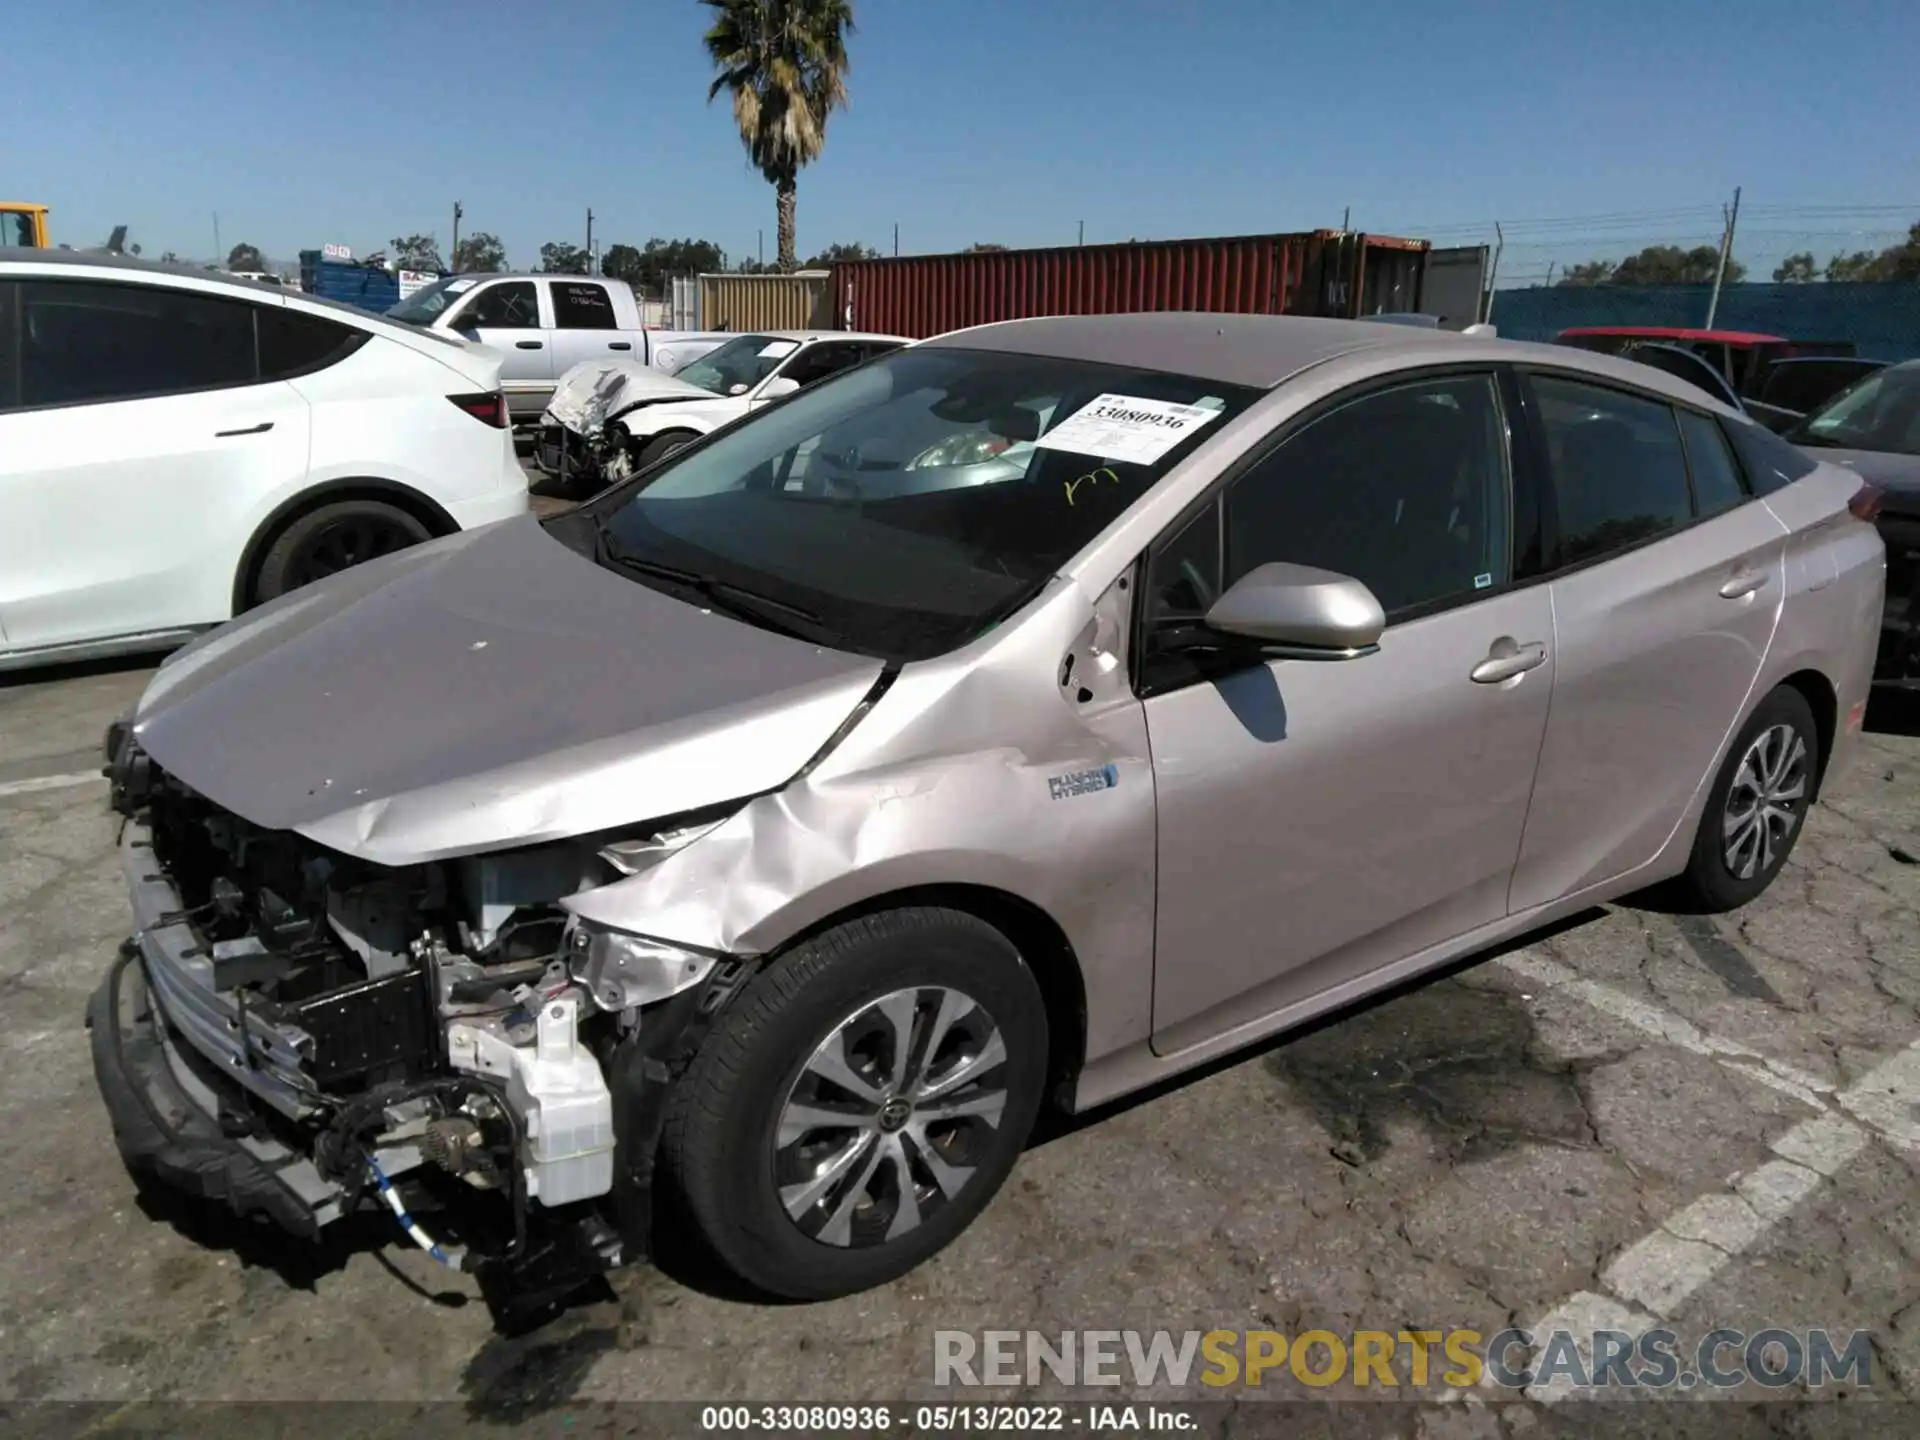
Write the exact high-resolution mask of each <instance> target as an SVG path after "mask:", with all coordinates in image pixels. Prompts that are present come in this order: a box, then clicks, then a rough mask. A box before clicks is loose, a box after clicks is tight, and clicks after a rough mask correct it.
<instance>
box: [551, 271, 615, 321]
mask: <svg viewBox="0 0 1920 1440" xmlns="http://www.w3.org/2000/svg"><path fill="white" fill-rule="evenodd" d="M552 288H553V323H554V324H555V325H556V326H558V327H559V328H560V329H562V330H618V329H619V328H620V326H619V323H618V322H617V321H616V320H615V319H614V316H613V297H612V296H611V295H609V294H607V287H606V286H604V285H595V284H592V283H591V282H589V281H585V280H555V281H553V282H552Z"/></svg>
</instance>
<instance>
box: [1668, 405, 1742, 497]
mask: <svg viewBox="0 0 1920 1440" xmlns="http://www.w3.org/2000/svg"><path fill="white" fill-rule="evenodd" d="M1679 414H1680V433H1681V435H1682V436H1684V437H1685V438H1686V442H1687V469H1688V470H1689V471H1690V472H1691V473H1692V475H1693V503H1694V506H1695V508H1696V509H1697V510H1698V511H1699V513H1700V514H1701V515H1718V514H1720V513H1721V512H1722V511H1725V510H1731V509H1733V507H1734V506H1736V505H1740V504H1744V503H1745V501H1746V498H1747V494H1746V491H1745V489H1743V488H1742V486H1741V484H1740V468H1739V466H1738V465H1736V464H1735V463H1734V459H1733V451H1732V450H1731V449H1729V448H1728V446H1727V437H1726V436H1724V435H1722V434H1721V433H1720V426H1719V423H1718V422H1717V421H1715V420H1714V419H1712V418H1711V417H1710V416H1706V415H1701V414H1698V413H1696V412H1695V411H1692V410H1682V411H1680V412H1679Z"/></svg>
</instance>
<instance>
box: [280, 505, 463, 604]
mask: <svg viewBox="0 0 1920 1440" xmlns="http://www.w3.org/2000/svg"><path fill="white" fill-rule="evenodd" d="M429 538H431V532H430V531H429V530H428V529H427V527H426V526H425V525H423V524H421V523H420V521H419V520H417V519H415V518H414V517H413V516H412V515H409V514H408V513H407V512H406V511H404V510H402V509H401V508H400V507H399V506H397V505H389V504H387V503H386V502H385V501H381V500H336V501H334V502H333V503H332V504H328V505H321V506H318V507H317V508H315V509H312V510H309V511H308V512H307V513H306V514H304V515H301V516H298V517H296V518H295V519H294V520H293V522H292V523H291V524H289V525H288V526H287V527H286V529H284V530H282V531H281V532H280V533H279V535H278V536H276V537H275V538H274V542H273V544H272V545H270V546H268V547H267V553H266V554H265V556H263V557H262V558H261V561H260V570H259V576H258V578H257V579H256V580H255V581H254V584H253V599H254V601H255V603H256V604H258V603H264V602H265V601H268V600H272V599H275V598H277V597H279V596H281V595H284V594H286V593H287V592H288V591H289V590H298V589H299V588H300V587H301V586H302V585H311V584H312V583H313V582H314V581H315V580H323V579H325V578H326V577H327V576H329V575H335V574H338V573H339V572H340V571H342V570H349V569H351V568H352V567H354V566H355V565H360V564H363V563H365V562H366V561H368V560H373V559H377V558H378V557H379V556H382V555H391V554H392V553H393V552H394V551H396V550H405V549H406V548H407V547H408V546H410V545H418V544H419V543H420V542H421V541H422V540H426V539H429Z"/></svg>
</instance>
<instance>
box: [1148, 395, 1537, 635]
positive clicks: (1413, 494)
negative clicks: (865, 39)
mask: <svg viewBox="0 0 1920 1440" xmlns="http://www.w3.org/2000/svg"><path fill="white" fill-rule="evenodd" d="M1508 510H1509V502H1508V484H1507V437H1506V425H1505V422H1504V420H1503V419H1502V416H1501V413H1500V405H1499V401H1498V399H1497V397H1496V393H1495V389H1494V381H1493V377H1492V376H1490V375H1471V376H1448V377H1445V378H1439V379H1432V380H1422V381H1418V382H1416V383H1414V384H1410V385H1401V386H1396V387H1395V388H1393V389H1391V390H1383V391H1379V392H1377V393H1375V394H1371V395H1366V396H1363V397H1361V398H1360V399H1357V400H1354V401H1352V402H1351V403H1349V404H1347V405H1343V406H1341V407H1340V408H1339V409H1338V410H1335V411H1333V412H1332V413H1331V414H1329V415H1325V416H1323V417H1321V418H1320V419H1318V420H1315V421H1314V422H1313V423H1311V424H1310V425H1308V426H1307V428H1306V429H1304V430H1302V431H1300V432H1299V433H1298V434H1296V435H1294V436H1292V437H1291V438H1289V439H1288V440H1287V441H1286V442H1285V443H1283V444H1282V445H1281V446H1280V448H1279V449H1277V450H1275V451H1274V452H1273V453H1272V454H1270V455H1268V456H1267V457H1266V458H1264V459H1262V460H1261V461H1259V462H1258V463H1257V464H1255V465H1254V467H1253V468H1252V469H1251V470H1249V471H1248V472H1247V473H1246V474H1245V475H1243V476H1241V477H1240V478H1239V479H1238V480H1236V481H1235V482H1234V483H1233V484H1232V485H1231V486H1230V487H1229V488H1228V489H1227V492H1226V495H1225V524H1224V526H1223V527H1222V529H1223V532H1224V533H1223V541H1224V547H1225V556H1224V565H1223V575H1224V584H1223V585H1222V586H1221V589H1225V588H1226V586H1228V585H1232V584H1233V583H1234V581H1236V580H1238V579H1239V578H1240V577H1241V576H1242V575H1245V574H1246V573H1247V572H1248V571H1249V570H1252V569H1254V568H1255V567H1256V566H1259V565H1264V564H1267V563H1268V562H1269V561H1274V560H1290V561H1293V562H1295V563H1297V564H1302V565H1317V566H1319V567H1321V568H1323V569H1327V570H1334V571H1338V572H1339V573H1340V574H1343V575H1351V576H1353V577H1354V578H1355V579H1357V580H1359V581H1361V582H1363V583H1364V584H1365V585H1366V586H1367V587H1368V588H1369V589H1370V590H1372V591H1373V593H1374V594H1375V596H1377V597H1378V598H1379V601H1380V603H1381V605H1382V606H1383V607H1384V608H1385V610H1386V612H1387V614H1388V615H1389V616H1392V615H1395V614H1401V613H1405V612H1406V611H1409V610H1413V609H1417V608H1419V607H1423V606H1428V605H1432V604H1435V603H1437V602H1440V601H1444V600H1448V599H1452V598H1455V597H1458V596H1469V595H1472V594H1474V593H1475V592H1476V591H1481V590H1487V589H1490V588H1492V587H1493V586H1495V585H1498V584H1501V583H1503V582H1504V581H1505V580H1506V579H1507V566H1508V559H1507V552H1508V523H1507V521H1508ZM1181 568H1182V569H1183V570H1186V569H1188V568H1189V566H1186V565H1183V566H1182V567H1181ZM1176 578H1177V577H1176ZM1185 578H1186V579H1187V581H1188V583H1189V584H1190V583H1191V579H1192V577H1191V575H1190V574H1189V575H1187V576H1186V577H1185Z"/></svg>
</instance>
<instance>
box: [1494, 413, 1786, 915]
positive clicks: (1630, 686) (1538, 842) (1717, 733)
mask: <svg viewBox="0 0 1920 1440" xmlns="http://www.w3.org/2000/svg"><path fill="white" fill-rule="evenodd" d="M1529 384H1530V386H1531V393H1532V396H1533V400H1534V404H1535V406H1536V408H1537V411H1538V414H1539V416H1540V421H1541V427H1542V430H1543V431H1544V435H1545V439H1546V442H1547V448H1548V451H1549V468H1550V470H1551V472H1552V480H1553V499H1554V502H1555V505H1554V508H1555V511H1556V513H1557V522H1556V526H1555V529H1556V532H1557V535H1558V539H1557V541H1556V542H1555V544H1556V552H1557V553H1556V555H1555V556H1554V557H1553V559H1552V561H1551V562H1550V563H1551V564H1552V565H1553V566H1554V567H1555V568H1556V569H1557V570H1558V572H1559V573H1557V574H1556V575H1555V578H1554V579H1553V580H1552V582H1551V585H1550V588H1551V590H1552V593H1553V613H1554V627H1555V631H1556V643H1557V645H1558V648H1559V662H1558V665H1557V666H1556V669H1555V675H1554V685H1553V718H1552V719H1551V721H1550V722H1549V723H1548V725H1547V735H1546V741H1545V744H1544V745H1543V746H1542V748H1541V754H1540V777H1539V780H1538V782H1537V784H1536V786H1535V789H1534V799H1533V809H1532V812H1531V815H1530V816H1529V818H1528V821H1527V836H1526V843H1525V845H1524V846H1523V847H1522V850H1521V855H1520V864H1519V868H1518V869H1517V871H1516V872H1515V874H1514V881H1513V908H1514V910H1515V911H1521V910H1528V909H1531V908H1532V907H1534V906H1535V905H1541V904H1544V903H1546V902H1547V901H1550V900H1554V899H1557V898H1558V897H1560V896H1562V895H1566V894H1569V893H1572V892H1574V891H1577V890H1583V889H1586V888H1587V887H1588V886H1591V885H1597V884H1599V883H1601V882H1602V881H1605V880H1610V879H1612V878H1613V877H1614V876H1616V875H1620V874H1623V873H1625V872H1626V871H1628V870H1631V869H1633V868H1635V867H1636V866H1639V865H1642V864H1645V863H1646V862H1647V861H1649V860H1651V859H1652V858H1653V857H1654V856H1655V855H1656V854H1658V853H1659V851H1660V848H1661V846H1663V845H1664V844H1666V842H1667V840H1668V838H1669V837H1670V836H1671V835H1672V834H1673V832H1674V827H1675V826H1677V825H1678V824H1679V823H1680V821H1681V819H1682V818H1683V816H1684V814H1685V812H1686V809H1687V804H1688V802H1689V801H1690V800H1691V799H1692V798H1693V795H1694V793H1695V792H1696V791H1697V790H1698V789H1699V787H1700V786H1701V784H1702V783H1704V782H1705V781H1706V780H1707V779H1708V778H1709V777H1710V774H1711V772H1712V770H1713V768H1714V765H1715V762H1716V760H1717V759H1718V757H1719V754H1720V750H1721V747H1722V746H1723V744H1724V743H1725V742H1726V739H1727V737H1728V734H1729V733H1730V732H1731V731H1732V730H1733V729H1734V728H1735V727H1736V726H1737V725H1738V724H1739V723H1740V722H1741V720H1742V719H1744V718H1745V716H1746V713H1747V711H1748V710H1749V709H1751V708H1752V704H1753V701H1754V699H1755V698H1756V697H1754V696H1753V695H1752V694H1751V692H1752V689H1753V686H1754V683H1755V681H1756V680H1757V679H1758V677H1759V673H1760V666H1761V662H1762V661H1763V660H1764V659H1765V658H1766V654H1767V647H1768V646H1769V645H1770V644H1771V643H1772V640H1773V632H1774V627H1775V626H1776V625H1777V624H1778V622H1779V618H1780V606H1781V599H1782V596H1783V594H1784V592H1785V590H1786V550H1787V539H1788V533H1787V528H1786V526H1784V525H1782V524H1781V523H1780V521H1779V520H1777V519H1776V518H1774V516H1773V514H1772V512H1771V511H1769V510H1768V509H1767V507H1766V506H1765V505H1764V504H1762V503H1761V502H1760V501H1759V500H1757V499H1754V498H1752V497H1751V496H1750V495H1749V494H1747V493H1746V490H1745V488H1744V486H1743V484H1742V480H1741V477H1740V473H1739V470H1738V468H1737V467H1736V465H1735V463H1734V460H1733V456H1732V454H1731V452H1730V451H1729V449H1728V447H1727V442H1726V437H1725V436H1724V435H1723V434H1722V433H1721V430H1720V426H1719V423H1718V422H1717V421H1715V420H1714V419H1713V418H1712V417H1710V416H1707V415H1705V414H1704V413H1700V412H1695V411H1688V410H1680V411H1677V412H1676V410H1675V408H1674V407H1672V406H1670V405H1668V404H1667V403H1666V402H1665V401H1663V400H1658V399H1655V398H1653V397H1651V396H1643V395H1636V394H1631V393H1629V392H1626V391H1624V390H1613V389H1606V388H1602V387H1600V386H1596V385H1591V384H1588V383H1585V382H1583V381H1579V380H1573V379H1568V378H1565V377H1560V376H1547V375H1538V376H1534V377H1533V378H1532V379H1531V381H1530V382H1529Z"/></svg>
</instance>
